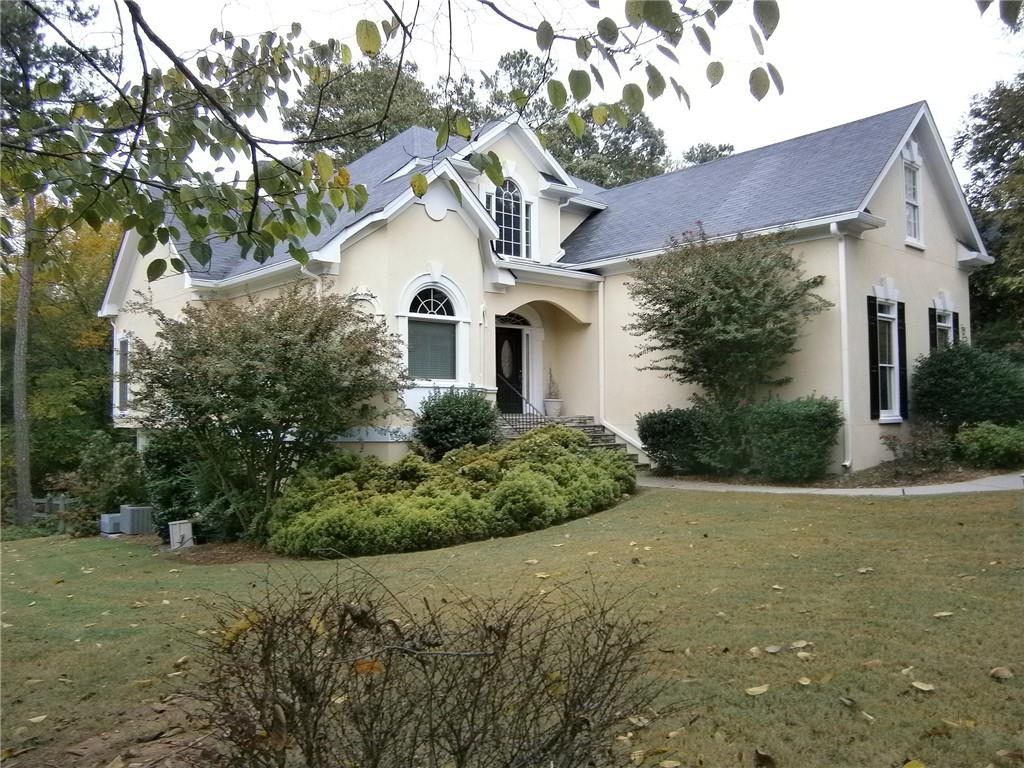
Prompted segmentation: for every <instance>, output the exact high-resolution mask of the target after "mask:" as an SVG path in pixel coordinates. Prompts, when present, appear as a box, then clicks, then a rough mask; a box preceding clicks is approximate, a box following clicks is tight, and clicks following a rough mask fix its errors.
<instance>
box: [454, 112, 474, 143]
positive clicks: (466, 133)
mask: <svg viewBox="0 0 1024 768" xmlns="http://www.w3.org/2000/svg"><path fill="white" fill-rule="evenodd" d="M455 132H456V133H457V134H458V135H459V136H461V137H462V138H464V139H468V138H469V137H470V135H471V134H472V133H473V128H472V126H470V124H469V118H468V117H466V116H465V115H457V116H456V118H455Z"/></svg>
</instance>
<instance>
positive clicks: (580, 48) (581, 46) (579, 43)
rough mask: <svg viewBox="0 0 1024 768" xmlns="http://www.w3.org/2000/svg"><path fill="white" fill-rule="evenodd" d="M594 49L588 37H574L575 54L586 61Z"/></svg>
mask: <svg viewBox="0 0 1024 768" xmlns="http://www.w3.org/2000/svg"><path fill="white" fill-rule="evenodd" d="M593 50H594V44H593V43H591V42H590V39H589V38H586V37H578V38H576V55H577V56H579V57H580V58H581V59H583V60H584V61H586V60H587V59H589V58H590V54H591V52H592V51H593Z"/></svg>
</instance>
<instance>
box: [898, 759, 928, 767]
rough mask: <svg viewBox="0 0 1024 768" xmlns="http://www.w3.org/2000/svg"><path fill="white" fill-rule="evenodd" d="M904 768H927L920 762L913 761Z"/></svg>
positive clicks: (905, 764)
mask: <svg viewBox="0 0 1024 768" xmlns="http://www.w3.org/2000/svg"><path fill="white" fill-rule="evenodd" d="M903 768H927V767H926V766H925V764H924V763H922V762H921V761H920V760H911V761H910V762H909V763H904V764H903Z"/></svg>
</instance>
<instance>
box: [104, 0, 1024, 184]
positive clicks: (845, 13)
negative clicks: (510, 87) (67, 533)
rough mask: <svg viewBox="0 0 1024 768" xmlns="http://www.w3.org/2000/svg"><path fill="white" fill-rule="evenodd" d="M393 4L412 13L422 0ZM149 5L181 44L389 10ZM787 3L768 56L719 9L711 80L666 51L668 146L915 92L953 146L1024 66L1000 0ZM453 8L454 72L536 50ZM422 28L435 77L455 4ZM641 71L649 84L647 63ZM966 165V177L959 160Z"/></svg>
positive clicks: (565, 22) (317, 25) (537, 8)
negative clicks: (758, 71)
mask: <svg viewBox="0 0 1024 768" xmlns="http://www.w3.org/2000/svg"><path fill="white" fill-rule="evenodd" d="M98 1H99V2H100V5H101V8H102V15H101V18H100V21H99V23H100V25H101V26H103V25H105V27H106V28H107V29H110V28H112V27H113V26H115V25H116V19H115V17H113V15H112V13H113V12H112V10H111V2H110V0H98ZM495 1H496V2H497V4H498V5H499V7H501V8H502V9H504V10H506V11H507V12H508V13H510V14H511V15H513V16H515V17H516V18H520V19H523V20H527V21H530V22H532V23H534V24H536V23H537V22H538V21H540V20H541V19H545V18H546V19H548V20H549V21H550V22H551V23H552V24H553V26H555V28H556V29H560V28H565V29H581V28H582V27H583V26H584V25H587V24H589V25H591V27H592V25H595V24H596V21H597V20H598V19H599V18H600V17H601V16H602V15H604V13H603V12H601V11H594V10H591V9H590V8H589V7H588V6H587V5H586V3H585V2H584V1H583V0H563V2H556V1H554V0H495ZM394 4H395V6H396V7H398V8H400V9H401V8H403V7H404V8H405V9H406V10H407V11H410V12H411V9H412V7H413V5H414V0H405V3H404V6H403V3H402V2H401V0H396V2H395V3H394ZM690 4H691V5H696V6H698V7H702V6H703V5H706V4H705V3H699V4H698V3H694V2H693V0H691V3H690ZM140 5H141V7H142V10H143V13H144V15H145V16H146V17H147V19H148V20H149V22H150V24H151V25H152V26H153V27H154V28H155V29H156V31H157V32H158V33H159V34H161V35H162V36H163V37H164V39H165V40H167V41H168V42H169V43H170V44H171V45H172V47H174V49H175V50H176V51H178V52H185V53H187V52H189V51H193V50H196V49H198V48H202V47H204V46H206V45H208V43H209V32H210V29H211V28H213V27H215V26H219V27H226V28H227V29H230V30H231V31H232V32H234V33H235V35H236V37H237V36H239V35H241V34H247V33H253V34H255V33H259V32H262V31H264V30H266V29H278V30H282V31H283V30H285V29H287V28H288V27H289V26H290V25H291V23H292V22H293V21H298V22H299V23H301V24H302V25H303V34H304V35H307V34H308V35H310V36H312V37H314V38H316V39H323V38H326V37H335V38H338V39H340V40H342V41H344V42H348V43H349V44H351V45H352V47H353V49H355V41H354V29H355V24H356V21H357V20H358V19H360V18H364V17H366V18H372V19H383V18H386V17H387V16H389V15H390V14H389V13H388V12H387V10H386V7H385V4H384V3H383V2H378V1H377V0H140ZM602 5H603V6H606V7H607V8H609V9H614V10H613V12H614V14H615V15H617V16H620V17H621V8H622V6H621V3H620V2H619V1H618V0H616V1H615V2H609V0H602ZM779 5H780V8H781V21H780V23H779V26H778V29H777V30H776V32H775V34H774V35H773V36H772V38H771V39H770V40H768V41H767V42H766V46H765V47H766V50H765V55H764V57H763V59H762V57H760V56H759V55H758V54H757V52H756V51H755V50H754V47H753V44H752V43H751V40H750V33H749V31H748V25H749V23H750V22H751V20H752V15H751V12H750V3H749V0H748V1H747V2H744V0H738V1H737V2H736V3H734V5H733V8H732V9H730V10H729V11H728V12H727V13H726V14H725V15H724V16H722V17H721V19H720V20H719V23H718V27H717V30H716V31H715V32H713V33H712V54H713V58H714V59H718V60H721V61H722V62H723V63H724V64H725V67H726V74H725V78H724V79H723V81H722V82H721V83H720V84H719V85H718V86H717V87H715V88H711V87H709V85H708V83H707V80H706V78H705V76H704V69H705V67H706V65H707V63H708V62H709V61H710V60H711V59H709V58H708V56H706V55H705V54H704V52H703V51H702V50H701V49H700V48H699V47H698V45H697V44H696V41H695V40H694V39H693V37H692V35H687V36H686V37H685V38H684V42H683V43H682V45H681V46H680V49H679V52H680V59H681V63H680V64H679V65H675V64H672V63H671V62H669V61H668V60H667V59H664V58H663V57H661V56H660V55H658V59H660V61H659V62H658V64H659V66H660V67H661V69H662V71H663V72H664V73H665V74H666V76H667V75H669V74H674V75H675V76H676V77H677V79H678V80H679V81H680V82H681V83H682V84H683V85H684V87H686V89H687V91H688V92H689V94H690V97H691V102H692V108H691V109H689V110H688V109H687V108H686V106H685V105H683V104H681V103H680V102H679V101H678V100H677V99H676V97H675V96H674V95H673V94H672V92H671V89H669V90H667V91H666V93H665V95H663V96H662V97H661V98H660V99H658V100H657V101H653V102H652V101H648V107H647V112H648V114H649V115H650V116H651V118H652V120H653V121H654V123H655V124H656V125H657V126H658V127H659V128H661V129H662V130H663V131H664V132H665V137H666V141H667V143H668V146H669V150H670V153H671V154H672V155H673V156H678V155H680V154H681V153H682V152H683V151H684V150H685V149H686V148H687V147H689V146H690V145H692V144H694V143H697V142H701V141H708V142H712V143H715V144H719V143H729V144H733V145H735V147H736V150H737V151H743V150H746V149H753V148H755V147H759V146H764V145H766V144H771V143H773V142H776V141H781V140H784V139H787V138H792V137H794V136H799V135H802V134H805V133H810V132H812V131H815V130H820V129H822V128H827V127H829V126H833V125H838V124H840V123H843V122H847V121H850V120H855V119H858V118H861V117H866V116H868V115H872V114H877V113H879V112H883V111H885V110H888V109H893V108H896V107H899V106H903V105H905V104H909V103H911V102H915V101H920V100H926V101H927V102H928V103H929V105H930V107H931V110H932V113H933V115H934V116H935V119H936V123H937V124H938V127H939V130H940V131H941V133H942V135H943V138H944V140H945V142H946V146H947V149H948V148H950V147H951V146H952V140H953V137H954V136H955V135H956V133H957V131H958V130H959V129H960V127H961V125H962V123H963V120H964V117H965V115H966V113H967V110H968V108H969V106H970V100H971V97H972V96H974V95H976V94H979V93H983V92H985V91H987V90H988V89H989V88H991V87H992V85H993V84H995V83H996V82H997V81H998V80H1008V79H1011V78H1012V77H1013V76H1014V75H1015V74H1016V73H1017V72H1018V71H1020V70H1022V69H1024V66H1022V65H1024V33H1021V34H1018V35H1016V36H1012V35H1010V33H1009V32H1008V31H1007V30H1006V29H1005V27H1004V26H1003V25H1002V24H1001V23H1000V22H999V19H998V17H997V15H996V10H997V9H996V8H995V7H993V8H990V9H989V11H988V13H987V14H985V15H984V16H982V15H980V14H979V12H978V7H977V5H976V4H975V2H974V0H780V3H779ZM993 5H995V4H993ZM451 8H452V17H453V23H452V29H453V34H454V37H455V49H456V50H457V51H458V53H459V59H458V61H457V62H456V63H455V73H456V74H458V73H460V72H463V71H464V72H466V73H467V74H469V75H471V76H474V77H476V78H477V79H479V72H480V71H481V70H484V71H492V70H493V69H494V65H495V63H496V62H497V59H498V57H499V56H500V55H501V54H502V53H504V52H506V51H509V50H514V49H516V48H519V47H526V48H528V49H530V50H536V47H535V41H534V36H533V33H531V32H526V31H522V30H519V29H517V28H515V27H513V26H512V25H510V24H509V23H508V22H506V21H503V20H501V19H500V18H498V17H497V16H496V15H495V14H494V13H493V12H492V11H490V10H489V9H488V8H486V7H484V6H483V5H482V4H481V3H480V2H479V0H452V3H451ZM405 15H406V13H405V11H403V16H405ZM410 15H411V14H410ZM417 30H418V31H417V33H416V41H415V43H414V45H413V46H412V48H411V50H410V53H409V56H410V58H411V59H413V60H414V61H415V62H416V63H417V64H418V65H419V67H420V72H421V76H422V77H423V79H424V80H425V81H426V82H428V83H433V82H434V81H435V80H436V79H437V77H438V76H440V75H443V74H444V73H445V72H446V70H447V66H448V56H447V37H448V20H447V0H421V8H420V12H419V19H418V25H417ZM563 45H566V48H565V49H562V50H559V49H558V47H557V44H556V53H557V58H558V59H559V61H560V64H561V65H562V67H561V68H562V70H563V71H568V69H569V68H570V67H572V66H578V64H576V58H575V54H574V51H573V50H572V44H571V43H568V44H563ZM127 53H128V55H129V56H130V54H131V51H130V50H129V51H128V52H127ZM595 56H596V54H595ZM764 60H766V61H770V62H771V63H773V64H774V65H775V66H776V67H777V68H778V69H779V71H780V72H781V74H782V78H783V81H784V83H785V92H784V94H783V95H781V96H780V95H778V94H777V93H776V92H775V91H774V89H773V90H772V91H771V92H770V93H769V95H768V96H767V97H765V99H764V100H763V101H761V102H757V101H755V100H754V98H753V97H752V96H751V95H750V93H749V90H748V85H747V75H748V73H749V71H750V69H751V67H753V66H756V65H757V64H758V63H761V62H762V61H764ZM129 66H130V62H129ZM627 75H628V73H627ZM633 75H634V77H632V78H631V79H634V80H635V81H637V82H639V83H640V84H643V83H644V82H645V78H644V77H643V76H642V72H639V71H638V72H635V73H633ZM606 86H607V87H608V90H609V96H608V100H614V99H615V98H617V97H618V94H619V87H620V86H618V85H617V84H613V83H612V82H610V81H606ZM958 172H959V173H960V175H961V179H962V180H963V179H965V178H966V174H965V173H964V172H963V169H962V168H960V167H959V165H958Z"/></svg>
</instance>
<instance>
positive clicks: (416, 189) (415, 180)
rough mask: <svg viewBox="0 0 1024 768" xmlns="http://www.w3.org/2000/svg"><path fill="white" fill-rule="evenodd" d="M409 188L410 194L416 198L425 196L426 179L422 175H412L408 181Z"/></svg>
mask: <svg viewBox="0 0 1024 768" xmlns="http://www.w3.org/2000/svg"><path fill="white" fill-rule="evenodd" d="M409 186H410V187H412V193H413V194H414V195H416V197H423V196H424V195H425V194H427V177H426V176H424V175H423V174H422V173H414V174H413V175H412V178H411V179H409Z"/></svg>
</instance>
